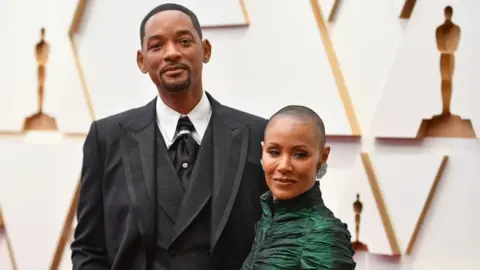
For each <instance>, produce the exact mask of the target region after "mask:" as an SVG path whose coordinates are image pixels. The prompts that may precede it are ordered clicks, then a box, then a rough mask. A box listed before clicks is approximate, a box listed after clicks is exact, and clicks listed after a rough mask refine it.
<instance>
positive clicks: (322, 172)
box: [317, 163, 328, 179]
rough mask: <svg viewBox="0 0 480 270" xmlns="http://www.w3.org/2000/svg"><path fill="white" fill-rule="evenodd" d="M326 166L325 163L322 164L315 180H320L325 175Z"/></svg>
mask: <svg viewBox="0 0 480 270" xmlns="http://www.w3.org/2000/svg"><path fill="white" fill-rule="evenodd" d="M327 168H328V165H327V163H322V165H321V166H320V169H318V172H317V179H321V178H322V177H323V176H324V175H325V174H326V173H327Z"/></svg>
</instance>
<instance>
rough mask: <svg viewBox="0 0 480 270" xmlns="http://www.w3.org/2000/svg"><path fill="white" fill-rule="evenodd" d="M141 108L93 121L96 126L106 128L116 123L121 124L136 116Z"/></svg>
mask: <svg viewBox="0 0 480 270" xmlns="http://www.w3.org/2000/svg"><path fill="white" fill-rule="evenodd" d="M142 108H143V107H137V108H132V109H128V110H126V111H122V112H118V113H115V114H111V115H108V116H105V117H102V118H99V119H97V120H95V122H96V123H97V125H101V126H108V125H116V124H118V123H122V122H125V121H128V120H129V119H130V118H132V116H134V115H136V114H137V113H138V112H139V111H140V110H141V109H142Z"/></svg>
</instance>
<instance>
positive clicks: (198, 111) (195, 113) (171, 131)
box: [156, 92, 212, 145]
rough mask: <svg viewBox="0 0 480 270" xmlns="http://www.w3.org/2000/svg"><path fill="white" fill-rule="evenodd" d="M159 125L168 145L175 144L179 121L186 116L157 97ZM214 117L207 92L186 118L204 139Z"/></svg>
mask: <svg viewBox="0 0 480 270" xmlns="http://www.w3.org/2000/svg"><path fill="white" fill-rule="evenodd" d="M156 112H157V124H158V126H159V128H160V130H161V132H162V134H164V136H165V137H166V138H165V139H166V140H167V142H166V143H167V145H168V144H170V143H171V142H173V140H174V139H175V135H176V129H177V123H178V119H179V118H180V117H181V116H184V115H182V114H180V113H178V112H177V111H175V110H173V109H172V108H170V107H168V106H167V105H165V103H163V101H162V99H161V98H160V96H158V97H157V104H156ZM211 115H212V108H211V104H210V101H209V100H208V97H207V95H206V94H205V92H203V94H202V98H201V99H200V102H198V104H197V105H196V106H195V107H194V108H193V110H192V111H190V113H188V114H187V115H186V116H188V118H189V119H190V121H192V124H193V126H194V127H195V131H196V133H197V134H198V135H199V137H200V139H202V138H203V135H205V132H206V130H207V127H208V122H209V121H210V117H211Z"/></svg>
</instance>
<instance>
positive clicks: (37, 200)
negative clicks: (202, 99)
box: [0, 0, 480, 270]
mask: <svg viewBox="0 0 480 270" xmlns="http://www.w3.org/2000/svg"><path fill="white" fill-rule="evenodd" d="M162 2H166V1H158V0H157V1H153V0H144V1H133V0H124V1H114V0H103V1H89V0H79V1H61V0H41V1H39V0H35V1H34V0H4V1H0V37H1V40H2V42H1V45H0V59H2V61H1V64H0V94H1V98H0V150H1V151H0V207H1V208H0V209H1V212H0V214H1V216H2V218H3V223H4V230H3V231H2V230H0V269H2V270H3V269H22V270H23V269H28V270H35V269H39V270H43V269H71V262H70V248H69V244H70V243H71V236H72V228H73V227H74V226H75V220H74V218H73V215H72V214H73V213H74V207H75V205H74V204H72V202H73V201H74V199H75V194H76V190H77V184H78V180H79V174H80V168H81V160H82V145H83V141H84V136H85V134H86V132H87V131H88V128H89V125H90V123H91V121H92V120H94V119H99V118H102V117H105V116H108V115H111V114H114V113H117V112H120V111H122V110H126V109H130V108H133V107H138V106H143V105H144V104H146V103H147V102H148V101H150V100H151V99H153V98H154V97H155V95H156V89H155V87H154V85H153V84H152V83H151V81H150V79H149V77H148V76H147V75H144V74H142V73H141V72H140V71H139V70H138V68H137V65H136V50H137V49H138V48H139V46H140V38H139V27H140V22H141V20H142V18H143V17H144V16H145V14H146V13H147V12H148V11H149V10H150V9H151V8H153V7H154V6H156V5H158V4H160V3H162ZM173 2H178V3H182V4H184V5H186V6H187V7H190V8H191V9H192V10H193V11H194V12H196V13H197V15H198V17H199V20H200V22H201V24H202V26H203V27H204V30H203V31H204V36H205V38H207V39H209V40H210V42H211V44H212V47H213V52H212V59H211V62H210V63H208V64H207V65H205V67H204V84H205V90H206V91H208V92H210V93H211V94H212V95H213V96H214V97H215V98H216V99H217V100H219V101H220V102H222V103H223V104H225V105H229V106H233V107H235V108H238V109H242V110H245V111H247V112H251V113H254V114H257V115H260V116H263V117H269V116H270V115H271V114H272V113H273V112H275V111H276V110H278V109H279V108H280V107H282V106H285V105H287V104H302V105H307V106H309V107H311V108H312V109H314V110H315V111H317V112H318V114H319V115H320V116H321V117H322V118H323V119H324V121H325V124H326V129H327V133H328V135H329V137H328V143H329V145H330V146H331V148H332V151H331V156H330V158H329V162H328V163H329V168H328V172H327V175H326V176H325V177H324V178H322V179H321V180H320V187H321V190H322V192H323V196H324V198H325V201H326V204H327V206H328V207H330V208H331V210H332V211H333V212H334V213H335V214H336V215H337V216H338V217H339V218H341V219H342V220H343V221H344V222H346V223H347V224H348V226H349V228H350V230H351V232H352V235H353V239H352V240H355V239H357V233H356V231H355V212H354V206H353V204H354V202H355V201H356V199H357V195H358V198H359V201H360V202H361V203H362V212H361V214H360V230H359V234H358V240H359V241H361V242H362V243H363V244H365V245H367V246H368V252H358V253H357V255H356V257H355V258H356V260H357V262H358V267H357V269H381V270H385V269H387V270H388V269H409V270H410V269H415V270H425V269H435V270H441V269H466V270H468V269H478V265H477V264H478V262H477V261H478V260H477V258H476V256H478V255H477V254H478V252H479V251H480V248H479V247H478V243H479V242H480V236H479V234H478V233H477V231H478V228H480V215H478V214H475V213H478V209H477V206H478V205H480V196H478V190H480V183H479V181H478V179H480V167H479V166H478V164H479V163H480V142H479V141H478V140H477V138H445V137H426V138H415V137H416V134H417V131H418V129H419V127H420V124H421V122H422V120H423V119H431V118H432V116H434V115H437V114H439V113H440V112H441V109H442V96H441V90H440V89H441V88H440V85H441V76H440V53H439V51H438V50H437V47H436V40H435V31H436V28H437V27H438V26H439V25H441V24H442V23H443V22H444V8H445V7H446V6H447V5H451V6H452V7H453V22H454V23H455V24H457V25H458V26H459V27H460V29H461V38H460V43H459V47H458V50H457V51H456V54H455V71H454V76H453V97H452V105H451V109H452V113H454V114H455V115H457V116H459V117H460V118H461V119H462V121H467V122H468V121H469V123H471V127H472V129H473V130H475V131H476V134H477V135H478V134H480V109H478V106H477V104H476V103H474V102H476V101H478V100H480V93H479V91H478V89H479V88H480V81H479V80H478V70H479V63H480V52H479V51H478V48H479V47H480V35H479V32H478V25H480V17H479V16H478V14H477V13H478V10H480V3H479V2H478V1H475V0H462V1H460V0H417V1H411V0H318V1H317V0H261V1H260V0H243V1H239V0H202V1H201V2H200V0H182V1H179V0H178V1H173ZM81 11H83V12H81ZM42 27H45V29H46V34H45V39H46V41H47V42H48V44H49V48H50V53H49V58H48V62H47V67H46V81H45V103H44V108H45V110H44V111H45V113H47V114H49V115H50V116H53V117H55V119H56V122H57V124H58V126H59V129H60V132H61V133H62V134H64V135H63V136H56V135H55V136H53V135H51V136H50V135H49V136H46V137H45V136H44V137H39V134H28V135H27V136H25V135H24V134H20V131H21V129H22V126H23V123H24V119H25V117H28V116H30V115H32V114H34V113H35V112H36V111H37V109H38V107H37V87H38V80H37V64H36V60H35V50H34V49H35V45H36V44H37V43H38V42H39V41H40V29H41V28H42Z"/></svg>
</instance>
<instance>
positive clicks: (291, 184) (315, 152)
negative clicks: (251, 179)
mask: <svg viewBox="0 0 480 270" xmlns="http://www.w3.org/2000/svg"><path fill="white" fill-rule="evenodd" d="M329 152H330V148H329V147H325V149H320V142H319V140H318V136H317V133H316V130H315V126H314V123H313V122H309V121H302V120H299V119H298V118H295V117H291V116H277V117H276V118H274V119H273V120H272V122H270V124H269V125H268V128H267V130H266V132H265V138H264V142H263V143H262V165H263V169H264V171H265V179H266V181H267V185H268V187H269V188H270V190H271V192H272V194H273V197H274V198H275V199H279V200H288V199H292V198H294V197H296V196H298V195H300V194H302V193H304V192H305V191H307V190H309V189H310V188H311V187H312V186H313V184H314V182H315V180H316V175H317V171H318V169H319V168H320V166H321V164H322V163H323V162H326V160H327V158H328V153H329Z"/></svg>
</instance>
